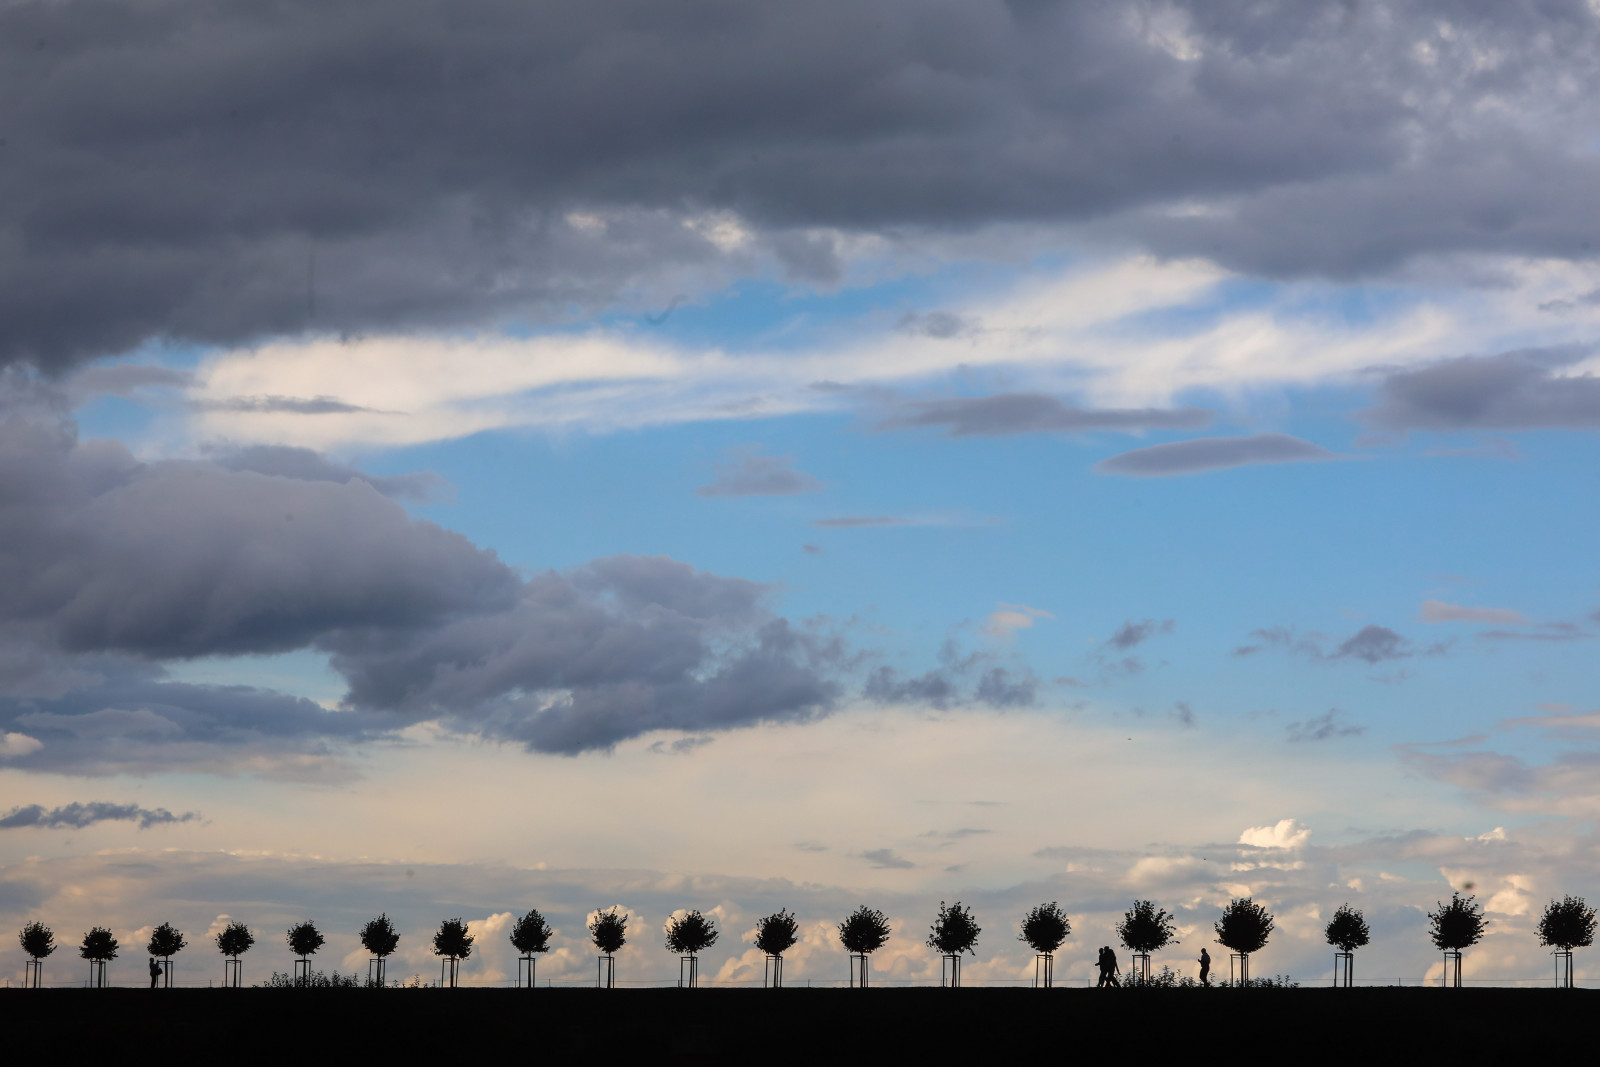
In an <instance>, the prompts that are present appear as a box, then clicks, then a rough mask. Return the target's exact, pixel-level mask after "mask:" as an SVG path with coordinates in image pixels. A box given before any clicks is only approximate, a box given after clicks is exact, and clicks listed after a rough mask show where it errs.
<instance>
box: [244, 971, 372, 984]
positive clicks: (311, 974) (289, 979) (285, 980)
mask: <svg viewBox="0 0 1600 1067" xmlns="http://www.w3.org/2000/svg"><path fill="white" fill-rule="evenodd" d="M365 985H366V982H365V980H363V979H362V978H360V977H358V976H357V975H354V974H340V973H339V972H338V971H337V970H336V971H334V972H333V973H332V974H323V973H322V972H321V971H308V972H307V973H306V976H305V977H304V978H294V977H293V976H291V975H287V974H283V973H281V972H278V971H273V972H272V977H271V978H268V979H267V980H266V982H264V983H263V984H261V985H259V986H257V987H256V988H257V989H361V988H362V987H364V986H365Z"/></svg>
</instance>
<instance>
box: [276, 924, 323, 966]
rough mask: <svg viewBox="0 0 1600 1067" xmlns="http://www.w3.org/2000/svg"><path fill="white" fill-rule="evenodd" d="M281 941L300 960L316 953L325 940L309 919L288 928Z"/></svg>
mask: <svg viewBox="0 0 1600 1067" xmlns="http://www.w3.org/2000/svg"><path fill="white" fill-rule="evenodd" d="M283 939H284V941H286V942H288V945H289V949H290V951H292V952H293V953H294V954H295V955H296V956H299V957H300V958H301V959H305V958H306V957H307V956H309V955H311V954H312V953H314V952H316V951H317V949H319V948H321V947H322V945H323V943H324V942H325V941H327V938H325V937H323V936H322V931H321V930H318V929H317V924H316V923H314V922H312V921H311V920H310V919H307V920H306V921H305V922H303V923H295V924H294V925H293V926H291V927H289V932H288V933H287V934H285V935H284V938H283Z"/></svg>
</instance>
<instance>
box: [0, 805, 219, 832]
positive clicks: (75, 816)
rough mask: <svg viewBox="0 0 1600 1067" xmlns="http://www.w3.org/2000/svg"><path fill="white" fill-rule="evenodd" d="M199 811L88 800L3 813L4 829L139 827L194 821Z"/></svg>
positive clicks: (1, 826) (0, 821)
mask: <svg viewBox="0 0 1600 1067" xmlns="http://www.w3.org/2000/svg"><path fill="white" fill-rule="evenodd" d="M198 818H200V815H199V813H197V812H193V811H186V812H184V813H183V814H182V815H174V814H172V812H170V811H168V810H167V809H166V808H141V807H140V806H139V805H137V804H108V803H105V802H103V801H94V802H91V803H88V804H79V803H72V804H68V805H66V806H64V807H59V808H46V807H44V806H43V805H42V804H28V805H26V806H22V807H15V808H12V809H11V810H10V811H9V812H7V813H6V814H5V815H0V830H16V829H19V828H21V827H37V828H39V829H44V830H62V829H67V830H82V829H84V828H85V827H87V826H92V825H94V824H95V823H97V822H137V823H138V824H139V829H141V830H148V829H150V827H152V826H163V825H168V824H171V823H183V822H193V821H194V820H195V819H198Z"/></svg>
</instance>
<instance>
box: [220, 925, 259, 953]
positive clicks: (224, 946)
mask: <svg viewBox="0 0 1600 1067" xmlns="http://www.w3.org/2000/svg"><path fill="white" fill-rule="evenodd" d="M216 942H217V949H218V950H219V951H220V952H221V953H222V954H223V955H224V956H235V957H237V956H242V955H244V954H245V953H246V952H248V951H250V946H251V945H253V944H255V943H256V938H255V935H254V934H252V933H251V932H250V928H249V927H248V926H246V925H245V924H244V923H240V922H232V923H229V924H228V925H227V926H226V927H224V928H223V929H222V930H221V931H220V932H218V934H217V936H216Z"/></svg>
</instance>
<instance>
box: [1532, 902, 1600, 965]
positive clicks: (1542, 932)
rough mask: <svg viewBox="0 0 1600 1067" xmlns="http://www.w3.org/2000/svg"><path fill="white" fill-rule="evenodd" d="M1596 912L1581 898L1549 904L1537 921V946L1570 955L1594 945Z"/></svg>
mask: <svg viewBox="0 0 1600 1067" xmlns="http://www.w3.org/2000/svg"><path fill="white" fill-rule="evenodd" d="M1594 927H1595V912H1594V909H1593V908H1591V907H1589V905H1588V904H1587V903H1586V902H1585V901H1584V899H1583V898H1582V897H1563V898H1562V899H1560V900H1552V901H1551V902H1550V904H1549V906H1548V907H1546V908H1545V909H1544V915H1543V916H1542V917H1541V918H1540V919H1539V944H1541V945H1544V946H1546V947H1548V948H1559V949H1563V950H1565V951H1567V952H1571V951H1572V950H1573V949H1575V948H1588V947H1589V946H1590V945H1592V944H1594Z"/></svg>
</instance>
